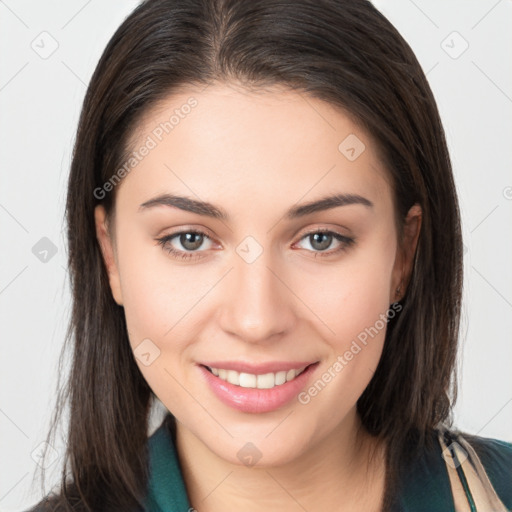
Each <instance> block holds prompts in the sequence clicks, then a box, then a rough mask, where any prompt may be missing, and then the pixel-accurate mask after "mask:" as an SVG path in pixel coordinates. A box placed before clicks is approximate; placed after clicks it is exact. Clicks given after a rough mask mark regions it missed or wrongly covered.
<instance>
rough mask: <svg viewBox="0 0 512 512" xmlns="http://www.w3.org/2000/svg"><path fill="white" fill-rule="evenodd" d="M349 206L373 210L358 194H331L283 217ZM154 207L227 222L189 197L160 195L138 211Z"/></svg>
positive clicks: (212, 208)
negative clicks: (356, 205)
mask: <svg viewBox="0 0 512 512" xmlns="http://www.w3.org/2000/svg"><path fill="white" fill-rule="evenodd" d="M351 204H360V205H363V206H366V207H368V208H373V203H372V202H371V201H370V200H369V199H366V197H363V196H360V195H358V194H333V195H329V196H326V197H323V198H321V199H317V200H316V201H311V202H309V203H305V204H301V205H299V206H293V207H292V208H290V209H289V210H288V211H287V212H286V213H285V215H284V216H285V217H286V218H287V219H288V220H293V219H297V218H300V217H304V216H306V215H310V214H312V213H315V212H320V211H325V210H330V209H332V208H337V207H339V206H347V205H351ZM156 206H169V207H172V208H178V209H180V210H183V211H186V212H191V213H196V214H197V215H204V216H207V217H212V218H214V219H219V220H223V221H229V214H228V213H227V212H226V211H225V210H223V209H222V208H220V207H217V206H215V205H213V204H211V203H209V202H207V201H198V200H196V199H192V198H190V197H184V196H177V195H173V194H162V195H159V196H158V197H155V198H153V199H149V200H148V201H146V202H144V203H142V204H141V205H140V206H139V211H146V210H148V209H150V208H154V207H156Z"/></svg>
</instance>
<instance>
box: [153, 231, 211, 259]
mask: <svg viewBox="0 0 512 512" xmlns="http://www.w3.org/2000/svg"><path fill="white" fill-rule="evenodd" d="M174 239H176V241H174V242H173V240H174ZM206 239H207V240H210V241H211V239H210V237H209V236H208V235H207V234H206V233H204V232H203V231H200V230H188V231H179V232H177V233H173V234H171V235H166V236H163V237H161V238H157V242H158V244H159V245H161V246H162V248H163V249H164V250H165V251H166V252H168V253H169V254H171V255H172V256H173V257H175V258H178V259H183V260H188V259H190V258H197V257H198V256H199V255H198V254H197V255H196V254H195V253H196V252H203V251H198V249H199V248H200V247H201V246H202V245H203V244H204V242H205V240H206ZM173 243H175V244H176V243H178V244H179V245H181V247H183V249H180V248H178V249H176V248H175V247H173ZM207 249H208V248H207ZM189 251H190V252H189Z"/></svg>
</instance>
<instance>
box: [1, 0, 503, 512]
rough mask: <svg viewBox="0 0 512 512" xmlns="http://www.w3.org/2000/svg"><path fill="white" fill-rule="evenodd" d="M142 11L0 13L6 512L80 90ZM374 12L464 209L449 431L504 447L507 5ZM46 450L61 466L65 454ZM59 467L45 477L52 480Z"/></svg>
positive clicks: (24, 466) (488, 1)
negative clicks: (427, 117)
mask: <svg viewBox="0 0 512 512" xmlns="http://www.w3.org/2000/svg"><path fill="white" fill-rule="evenodd" d="M137 3H138V2H137V1H135V0H130V1H126V0H123V1H120V0H102V1H100V0H89V1H85V0H72V1H70V0H67V1H64V0H61V1H57V0H55V1H46V2H43V1H35V0H32V1H21V0H0V48H1V65H0V112H1V117H0V137H1V142H2V144H1V148H0V170H1V179H2V181H1V184H2V186H1V188H0V226H1V233H2V236H1V239H0V244H1V267H0V308H1V309H0V313H1V324H0V325H1V330H2V338H1V344H2V345H1V346H2V357H1V359H0V364H1V379H2V381H1V387H0V432H1V435H0V461H1V468H0V510H1V511H19V510H23V509H26V508H28V507H29V506H30V505H32V504H33V503H35V502H36V501H38V500H39V499H40V497H41V496H40V494H39V487H38V486H37V485H35V486H34V487H33V489H31V488H30V485H31V481H32V476H33V473H34V469H35V467H36V462H35V461H34V460H33V458H32V456H34V457H35V454H37V453H38V449H39V448H38V447H39V446H40V443H41V442H42V441H43V440H44V439H45V434H46V428H47V424H48V420H49V418H50V409H51V407H52V406H53V403H54V396H53V393H54V388H55V380H56V375H55V374H56V367H57V361H58V356H59V351H60V348H61V345H62V342H63V338H64V332H65V328H66V323H67V319H68V314H69V310H70V295H69V290H68V285H67V281H66V279H67V274H66V248H65V238H64V232H63V222H62V218H63V211H64V210H63V209H64V202H65V185H66V178H67V174H68V170H69V164H70V158H71V150H72V143H73V140H74V134H75V130H76V125H77V121H78V115H79V111H80V106H81V102H82V99H83V95H84V93H85V90H86V84H87V83H88V81H89V79H90V77H91V74H92V72H93V70H94V67H95V65H96V63H97V61H98V59H99V57H100V54H101V52H102V51H103V49H104V47H105V45H106V44H107V41H108V40H109V39H110V37H111V36H112V34H113V32H114V31H115V29H116V28H117V27H118V26H119V24H120V23H121V22H122V20H123V19H124V17H125V16H126V15H127V14H128V13H129V12H130V11H131V10H132V9H133V8H134V7H135V6H136V5H137ZM375 4H376V5H377V7H379V9H381V11H382V12H383V13H384V14H385V15H386V16H387V17H388V18H389V19H390V21H391V22H392V23H393V24H394V25H395V26H396V27H397V28H398V30H399V31H400V32H401V34H402V35H403V36H404V38H405V39H406V40H407V41H408V42H409V44H410V45H411V47H412V48H413V50H414V51H415V53H416V55H417V57H418V59H419V61H420V62H421V64H422V66H423V69H424V70H425V72H426V73H427V76H428V79H429V81H430V84H431V87H432V89H433V91H434V94H435V96H436V99H437V102H438V106H439V109H440V112H441V117H442V119H443V122H444V126H445V129H446V133H447V138H448V143H449V147H450V151H451V157H452V161H453V166H454V172H455V178H456V182H457V188H458V192H459V196H460V202H461V207H462V216H463V230H464V243H465V248H466V251H465V292H464V307H463V321H462V345H461V357H460V364H459V367H460V369H461V372H460V380H461V382H460V395H459V400H458V403H457V406H456V408H455V424H456V426H457V427H459V428H461V429H464V430H467V431H469V432H472V433H476V434H478V435H481V436H485V437H494V438H499V439H504V440H507V441H512V428H511V427H512V372H511V362H512V343H511V340H512V338H511V333H512V314H511V313H512V286H511V285H512V265H511V261H512V237H511V236H510V235H511V229H510V228H511V220H512V219H511V217H512V215H511V213H512V172H511V169H512V167H511V164H512V150H511V146H512V123H511V120H512V59H510V54H511V51H510V50H511V46H512V45H511V41H512V31H511V30H510V20H511V19H512V2H511V1H510V0H500V1H496V0H478V1H477V0H473V1H468V0H457V1H455V0H451V1H450V0H435V1H432V0H429V1H427V0H414V1H413V0H378V1H377V0H375ZM45 31H46V32H47V34H42V35H41V33H42V32H45ZM454 32H457V34H454ZM57 44H58V48H56V50H55V51H54V52H53V53H52V54H51V55H48V53H50V51H51V50H52V49H53V48H52V45H53V46H55V45H57ZM466 45H468V48H467V49H466V50H465V51H463V52H462V50H464V48H465V46H466ZM45 52H46V53H45ZM43 237H47V238H48V239H50V240H51V242H52V243H53V244H54V245H55V247H56V250H57V252H56V254H55V255H53V256H52V253H51V252H50V253H48V256H47V261H46V262H44V261H41V260H40V259H39V258H38V257H36V255H35V254H34V253H33V252H32V248H33V247H34V246H35V245H36V244H37V243H38V242H39V241H40V240H41V238H43ZM39 243H41V242H39ZM39 256H40V257H42V255H41V254H40V255H39ZM55 450H56V453H57V455H62V444H61V445H59V444H58V443H56V446H55ZM32 454H34V455H32ZM36 458H37V457H36ZM60 460H61V459H58V460H56V462H55V463H54V464H53V465H52V466H51V467H50V470H53V473H52V474H53V475H54V476H55V477H56V476H57V475H58V473H59V471H60Z"/></svg>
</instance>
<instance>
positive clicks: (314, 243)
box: [301, 229, 355, 258]
mask: <svg viewBox="0 0 512 512" xmlns="http://www.w3.org/2000/svg"><path fill="white" fill-rule="evenodd" d="M301 240H306V241H307V242H308V243H309V245H310V247H312V250H313V252H315V253H316V254H315V258H316V257H317V256H321V257H326V256H332V255H333V254H337V253H339V252H341V251H344V250H346V249H348V248H349V247H350V246H351V245H352V244H353V243H354V242H355V239H354V238H350V237H348V236H345V235H342V234H340V233H336V232H335V231H329V230H325V229H320V230H316V231H311V232H309V233H306V235H305V236H303V237H302V238H301ZM333 242H337V245H338V247H337V248H336V249H334V250H332V251H327V249H329V247H331V246H332V244H333ZM306 249H307V248H306ZM308 250H309V249H308Z"/></svg>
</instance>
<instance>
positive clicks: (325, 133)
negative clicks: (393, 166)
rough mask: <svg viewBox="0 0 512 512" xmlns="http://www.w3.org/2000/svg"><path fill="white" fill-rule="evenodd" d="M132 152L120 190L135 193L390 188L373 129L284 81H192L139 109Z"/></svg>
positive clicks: (379, 193)
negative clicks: (259, 86)
mask: <svg viewBox="0 0 512 512" xmlns="http://www.w3.org/2000/svg"><path fill="white" fill-rule="evenodd" d="M144 148H145V149H144ZM134 154H137V157H136V158H135V157H134V156H133V155H134ZM142 154H143V155H142ZM130 155H131V163H132V164H134V165H133V166H131V165H127V166H126V167H127V168H128V169H129V173H128V174H127V176H126V177H125V178H124V179H123V181H122V182H121V186H120V187H119V189H120V190H118V191H117V193H121V195H123V193H122V192H121V191H122V190H123V189H125V190H126V191H127V192H128V193H129V195H130V197H132V199H133V198H134V196H136V197H137V199H139V198H142V197H143V198H145V199H148V196H149V195H155V194H156V193H168V192H170V191H177V190H178V189H179V192H181V193H186V194H187V195H191V196H193V195H196V196H198V197H201V198H202V199H205V200H207V199H212V198H213V197H215V198H218V197H219V196H223V197H225V198H226V200H229V198H230V196H231V195H233V194H236V195H237V197H238V198H244V197H245V198H247V199H248V200H250V201H254V199H255V198H258V199H261V200H263V201H269V202H272V201H274V203H272V204H275V201H278V202H282V201H283V200H284V199H287V203H289V202H290V201H291V202H295V201H299V200H300V199H301V198H304V200H307V199H314V198H315V196H318V195H319V194H321V193H322V194H325V192H326V191H331V190H332V191H336V192H338V191H341V192H347V193H354V194H361V195H371V196H372V200H375V201H378V200H379V198H384V199H386V198H387V199H388V200H389V196H390V187H389V183H388V177H387V172H386V171H385V169H384V168H383V166H382V163H381V162H380V161H379V159H378V157H377V148H376V146H375V143H374V142H373V140H372V138H371V137H370V135H369V134H368V133H367V132H366V131H364V130H363V129H361V127H360V126H359V125H358V124H356V123H355V122H354V121H353V120H351V118H350V117H349V116H348V115H346V114H345V113H344V111H343V110H342V109H341V108H339V107H335V106H333V105H331V104H329V103H327V102H324V101H322V100H319V99H317V98H313V97H311V96H308V95H306V94H305V93H303V92H298V91H293V90H290V89H286V88H284V87H272V88H270V89H266V90H259V91H249V90H247V89H244V88H243V87H240V86H236V85H234V84H212V85H209V86H208V87H206V88H204V87H202V88H199V87H197V86H195V87H194V86H190V87H186V88H185V87H184V88H182V89H181V90H179V91H175V92H174V93H172V94H170V95H169V96H168V97H167V98H165V99H164V100H162V101H160V102H159V103H158V104H157V105H155V106H154V107H153V108H152V109H150V110H149V111H148V112H146V113H145V115H144V116H143V117H142V118H141V120H140V122H139V123H138V125H137V127H136V129H135V130H134V132H133V134H132V137H131V139H130V141H129V155H128V158H130ZM128 158H127V160H128ZM134 158H135V160H136V161H135V160H134ZM124 163H127V162H124ZM363 192H364V194H363Z"/></svg>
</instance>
